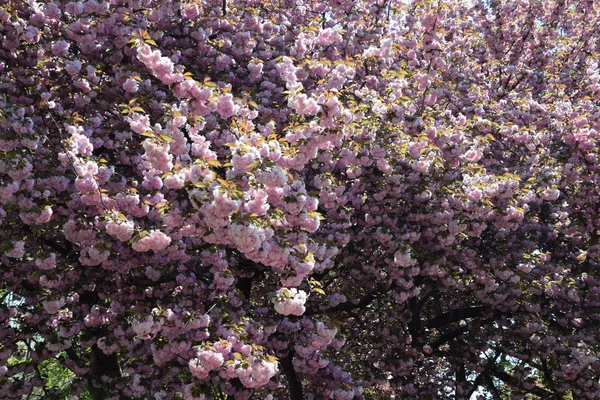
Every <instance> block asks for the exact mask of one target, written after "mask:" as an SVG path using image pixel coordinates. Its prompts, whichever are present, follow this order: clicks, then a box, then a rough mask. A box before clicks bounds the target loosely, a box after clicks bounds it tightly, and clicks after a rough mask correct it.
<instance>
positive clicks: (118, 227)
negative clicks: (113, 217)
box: [106, 220, 134, 242]
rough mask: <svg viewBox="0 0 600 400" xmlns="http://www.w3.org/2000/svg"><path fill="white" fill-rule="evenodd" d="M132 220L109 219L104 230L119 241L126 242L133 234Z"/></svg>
mask: <svg viewBox="0 0 600 400" xmlns="http://www.w3.org/2000/svg"><path fill="white" fill-rule="evenodd" d="M133 227H134V224H133V221H120V220H118V221H109V222H108V223H107V224H106V232H107V233H108V234H109V235H110V236H113V237H115V238H117V239H118V240H120V241H121V242H126V241H128V240H129V239H131V236H132V235H133Z"/></svg>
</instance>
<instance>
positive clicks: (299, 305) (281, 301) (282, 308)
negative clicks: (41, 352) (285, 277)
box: [275, 288, 307, 316]
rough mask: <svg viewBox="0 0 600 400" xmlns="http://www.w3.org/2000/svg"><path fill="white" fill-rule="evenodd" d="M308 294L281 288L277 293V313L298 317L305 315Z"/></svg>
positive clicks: (294, 289)
mask: <svg viewBox="0 0 600 400" xmlns="http://www.w3.org/2000/svg"><path fill="white" fill-rule="evenodd" d="M306 297H307V296H306V292H305V291H304V290H298V289H296V288H291V289H288V288H281V289H279V290H278V291H277V297H276V300H275V311H277V312H278V313H279V314H282V315H297V316H300V315H302V314H304V311H306V308H305V307H304V303H306Z"/></svg>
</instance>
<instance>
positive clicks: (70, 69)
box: [65, 60, 81, 75]
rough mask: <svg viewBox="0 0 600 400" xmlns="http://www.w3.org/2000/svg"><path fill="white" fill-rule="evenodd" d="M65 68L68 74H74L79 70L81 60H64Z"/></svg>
mask: <svg viewBox="0 0 600 400" xmlns="http://www.w3.org/2000/svg"><path fill="white" fill-rule="evenodd" d="M65 70H66V71H67V73H68V74H69V75H76V74H78V73H79V71H81V61H79V60H73V61H66V62H65Z"/></svg>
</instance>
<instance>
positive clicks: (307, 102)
mask: <svg viewBox="0 0 600 400" xmlns="http://www.w3.org/2000/svg"><path fill="white" fill-rule="evenodd" d="M288 106H289V107H291V108H293V109H294V110H296V112H297V113H298V114H299V115H316V114H317V113H318V112H319V111H320V110H321V107H320V106H319V105H318V104H317V101H316V100H315V99H313V98H312V97H308V96H307V95H306V94H304V93H300V94H298V95H296V96H294V97H292V98H290V99H289V100H288Z"/></svg>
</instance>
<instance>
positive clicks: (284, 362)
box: [280, 352, 304, 400]
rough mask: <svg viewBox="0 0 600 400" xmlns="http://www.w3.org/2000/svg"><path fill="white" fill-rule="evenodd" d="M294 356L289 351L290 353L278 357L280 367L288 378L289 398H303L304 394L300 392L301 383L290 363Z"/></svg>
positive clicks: (297, 399)
mask: <svg viewBox="0 0 600 400" xmlns="http://www.w3.org/2000/svg"><path fill="white" fill-rule="evenodd" d="M293 358H294V354H293V353H291V352H290V354H289V355H288V356H286V357H284V358H282V359H280V364H281V367H282V368H283V373H284V374H285V377H286V378H287V380H288V387H289V389H290V400H304V394H303V392H302V383H301V382H300V380H299V379H298V375H297V374H296V370H295V369H294V364H293V363H292V359H293Z"/></svg>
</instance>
